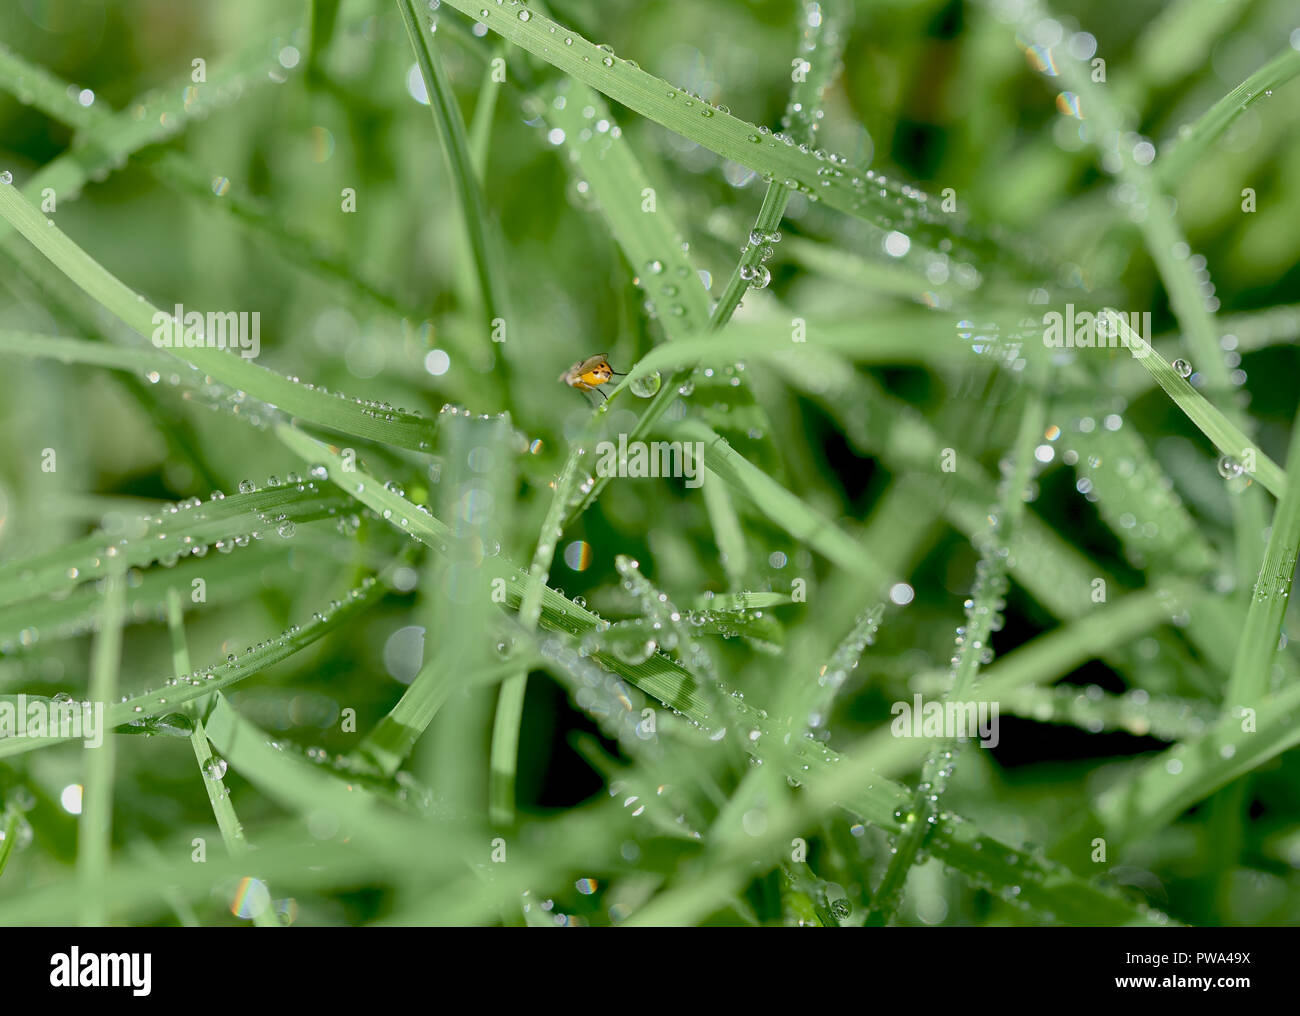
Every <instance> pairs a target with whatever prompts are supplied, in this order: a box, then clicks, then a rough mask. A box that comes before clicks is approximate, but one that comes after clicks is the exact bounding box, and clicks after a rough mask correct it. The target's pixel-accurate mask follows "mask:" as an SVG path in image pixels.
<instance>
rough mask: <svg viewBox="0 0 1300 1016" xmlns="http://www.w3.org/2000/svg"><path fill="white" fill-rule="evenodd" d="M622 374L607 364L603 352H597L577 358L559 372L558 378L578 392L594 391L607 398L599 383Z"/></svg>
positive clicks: (601, 383)
mask: <svg viewBox="0 0 1300 1016" xmlns="http://www.w3.org/2000/svg"><path fill="white" fill-rule="evenodd" d="M624 376H625V375H623V374H620V373H619V372H618V371H616V370H614V368H613V367H611V366H610V365H609V361H608V360H606V359H605V354H604V353H597V354H596V355H595V356H589V357H587V358H586V359H585V360H579V361H578V362H577V363H575V364H574V365H573V366H572V367H570V368H569V369H568V370H566V371H565V372H564V373H563V374H561V375H560V378H559V379H560V380H561V381H563V382H564V383H565V384H566V385H568V386H569V387H570V388H576V389H578V391H580V392H595V393H596V394H597V395H599V396H601V398H605V399H607V398H609V396H608V395H606V394H605V393H604V392H602V391H601V390H600V385H603V384H604V383H605V382H606V381H608V380H609V379H610V378H611V377H624Z"/></svg>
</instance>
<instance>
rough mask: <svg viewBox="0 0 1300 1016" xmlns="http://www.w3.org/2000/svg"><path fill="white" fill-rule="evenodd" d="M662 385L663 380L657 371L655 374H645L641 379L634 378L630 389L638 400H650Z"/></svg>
mask: <svg viewBox="0 0 1300 1016" xmlns="http://www.w3.org/2000/svg"><path fill="white" fill-rule="evenodd" d="M662 384H663V378H661V377H660V376H659V372H658V371H655V372H654V373H653V374H643V375H642V376H641V377H637V378H633V379H632V381H631V383H630V384H629V385H628V387H629V388H630V389H632V394H633V395H635V396H637V398H641V399H648V398H650V396H652V395H654V394H655V392H657V391H659V388H660V386H661V385H662Z"/></svg>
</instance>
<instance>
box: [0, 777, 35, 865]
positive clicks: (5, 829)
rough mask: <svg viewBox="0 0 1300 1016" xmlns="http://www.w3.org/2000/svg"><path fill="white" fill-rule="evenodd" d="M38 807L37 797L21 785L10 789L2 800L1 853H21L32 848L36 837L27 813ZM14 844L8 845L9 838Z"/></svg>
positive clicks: (0, 800)
mask: <svg viewBox="0 0 1300 1016" xmlns="http://www.w3.org/2000/svg"><path fill="white" fill-rule="evenodd" d="M35 807H36V795H35V794H33V793H32V792H31V791H30V790H29V789H28V788H27V787H25V786H23V785H22V784H21V783H19V784H16V785H14V786H12V787H9V788H8V789H7V790H6V791H5V793H4V796H3V798H0V852H3V851H5V850H12V851H15V852H16V851H20V850H26V849H27V848H28V847H29V846H31V843H32V840H33V838H34V835H33V833H32V824H31V822H30V821H28V819H27V813H28V812H30V811H32V810H33V809H34V808H35ZM10 836H12V837H13V842H12V843H6V842H5V841H6V839H7V838H8V837H10Z"/></svg>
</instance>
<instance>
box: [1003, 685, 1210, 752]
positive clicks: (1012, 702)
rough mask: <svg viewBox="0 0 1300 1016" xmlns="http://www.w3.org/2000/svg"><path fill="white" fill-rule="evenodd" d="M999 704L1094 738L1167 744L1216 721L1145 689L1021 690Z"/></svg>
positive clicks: (1198, 708) (1194, 706) (1197, 707)
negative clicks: (1115, 734)
mask: <svg viewBox="0 0 1300 1016" xmlns="http://www.w3.org/2000/svg"><path fill="white" fill-rule="evenodd" d="M1003 706H1004V708H1008V709H1010V710H1012V711H1014V712H1015V713H1017V714H1018V715H1021V716H1027V717H1030V718H1032V719H1034V720H1037V721H1038V722H1040V723H1068V724H1071V725H1073V726H1076V727H1078V728H1079V729H1081V730H1086V731H1088V732H1089V733H1093V734H1099V733H1101V732H1102V731H1107V730H1123V731H1125V732H1127V733H1130V734H1134V735H1136V736H1138V737H1155V738H1159V739H1160V740H1162V741H1168V742H1171V743H1172V742H1175V741H1180V740H1183V739H1186V738H1195V737H1199V736H1201V735H1202V734H1204V733H1205V731H1206V730H1207V729H1209V727H1210V725H1211V724H1213V723H1214V722H1215V720H1216V719H1217V718H1218V712H1217V710H1215V709H1213V708H1210V707H1208V706H1207V705H1206V704H1205V703H1203V702H1199V701H1194V700H1189V699H1173V698H1167V697H1164V696H1152V695H1151V694H1150V693H1149V692H1147V691H1146V690H1145V689H1143V688H1134V689H1130V690H1129V691H1126V692H1124V693H1123V694H1122V695H1107V694H1106V693H1105V692H1104V691H1103V690H1102V689H1101V688H1100V687H1098V686H1097V685H1095V684H1091V685H1087V686H1086V687H1080V686H1078V685H1071V684H1061V685H1056V686H1055V687H1052V688H1035V687H1027V688H1022V689H1019V690H1017V691H1016V692H1014V693H1013V694H1011V695H1010V696H1004V700H1003Z"/></svg>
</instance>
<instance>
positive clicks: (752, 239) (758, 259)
mask: <svg viewBox="0 0 1300 1016" xmlns="http://www.w3.org/2000/svg"><path fill="white" fill-rule="evenodd" d="M780 242H781V234H780V232H779V231H777V230H770V231H764V230H761V229H752V230H750V232H749V236H748V237H747V238H746V240H745V246H744V247H742V248H741V249H740V269H739V270H740V277H741V278H742V279H744V280H745V282H746V283H748V284H749V288H750V289H765V288H767V284H768V283H769V282H771V281H772V272H771V271H770V270H769V269H768V267H767V265H765V264H764V263H763V262H765V261H770V260H771V259H772V257H773V256H774V255H775V254H776V247H775V245H776V244H777V243H780Z"/></svg>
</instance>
